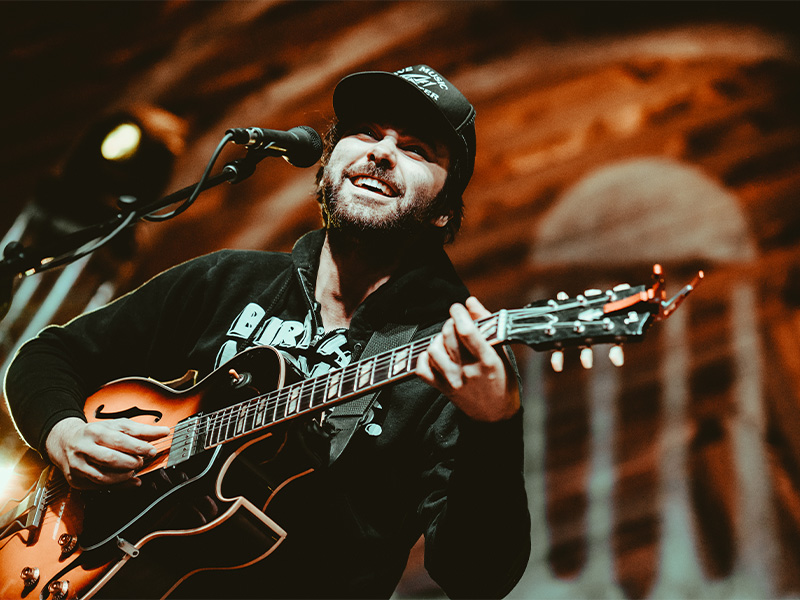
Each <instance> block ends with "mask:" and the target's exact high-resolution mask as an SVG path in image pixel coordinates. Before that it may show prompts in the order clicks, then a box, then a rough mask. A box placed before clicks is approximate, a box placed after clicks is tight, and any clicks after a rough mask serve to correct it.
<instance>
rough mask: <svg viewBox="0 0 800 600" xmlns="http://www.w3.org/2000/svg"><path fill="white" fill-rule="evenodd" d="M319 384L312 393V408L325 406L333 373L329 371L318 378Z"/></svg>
mask: <svg viewBox="0 0 800 600" xmlns="http://www.w3.org/2000/svg"><path fill="white" fill-rule="evenodd" d="M318 379H319V382H318V383H317V384H316V385H314V390H313V392H312V393H311V408H316V407H318V406H322V405H323V404H325V398H326V397H327V395H328V386H329V385H330V379H331V373H330V371H328V372H327V373H325V374H324V375H320V376H319V377H318Z"/></svg>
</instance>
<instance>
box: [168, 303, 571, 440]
mask: <svg viewBox="0 0 800 600" xmlns="http://www.w3.org/2000/svg"><path fill="white" fill-rule="evenodd" d="M541 308H543V309H546V310H547V313H550V312H552V307H549V306H547V305H543V306H541ZM562 308H563V307H562ZM530 312H531V307H528V308H520V309H509V310H507V311H506V313H507V315H508V316H510V317H514V316H517V315H519V314H522V313H530ZM545 314H546V313H545ZM533 316H544V315H533ZM498 320H499V314H493V315H490V316H489V317H485V318H483V319H480V320H478V321H476V322H475V323H476V325H477V326H478V327H479V328H482V327H485V326H486V325H491V326H495V325H496V324H497V323H496V322H497V321H498ZM550 325H551V324H549V323H543V324H541V325H539V327H547V326H550ZM532 327H534V328H536V326H535V325H533V326H532ZM495 333H497V330H496V329H491V330H489V331H484V332H483V334H484V336H486V337H487V339H488V338H489V337H491V336H492V335H494V334H495ZM435 335H438V333H437V334H435ZM435 335H433V336H429V337H427V338H422V339H420V340H416V341H415V342H412V343H411V344H409V345H407V346H405V347H407V348H409V349H410V352H409V353H408V356H406V357H405V360H408V361H409V362H410V363H414V362H415V361H416V360H417V359H418V358H419V356H420V355H421V354H422V352H424V350H425V349H427V347H428V346H429V345H430V342H431V341H432V340H433V338H434V337H435ZM401 348H403V346H401ZM396 350H398V348H395V349H393V350H389V351H386V352H383V353H381V354H378V355H375V356H374V357H370V359H367V360H364V361H359V362H357V363H353V364H351V365H347V366H345V367H343V368H341V369H337V370H335V371H334V370H332V371H329V372H328V373H326V374H325V375H321V376H319V377H317V378H313V379H308V380H304V381H300V382H296V383H293V384H291V385H289V386H286V387H283V388H280V389H279V390H272V391H271V392H269V393H267V394H262V395H260V396H256V397H254V398H250V399H248V400H245V401H242V402H239V403H237V404H234V405H232V406H228V407H225V408H223V409H219V410H217V411H215V412H213V413H211V414H209V415H207V416H206V418H204V419H202V422H201V423H200V424H199V427H197V428H196V430H194V433H193V434H192V436H193V438H194V439H198V438H201V437H203V436H206V435H208V434H209V432H211V433H212V434H214V433H216V434H217V436H216V441H215V442H213V443H212V444H211V445H210V446H206V447H212V446H214V445H218V444H220V443H224V442H227V441H229V440H231V439H234V438H236V437H239V436H241V435H246V434H249V433H252V432H253V431H256V430H258V429H264V428H266V427H268V426H271V425H274V424H276V423H279V422H282V421H284V420H287V419H289V418H293V417H297V416H300V415H302V414H305V413H308V412H312V410H317V409H320V408H322V407H323V406H324V405H327V404H333V402H329V401H327V400H326V401H324V402H323V405H317V406H311V405H312V404H313V398H314V395H315V393H317V388H318V382H319V381H321V380H322V379H327V380H328V382H329V381H330V380H331V379H332V378H333V376H334V375H336V376H338V377H339V378H340V381H339V382H337V386H338V387H339V389H340V390H341V389H349V390H350V391H348V392H347V393H346V394H344V396H345V397H347V396H351V395H358V393H359V391H360V390H359V389H358V387H357V384H356V380H358V379H360V378H361V377H362V376H363V374H364V373H363V372H362V370H361V368H360V367H364V366H366V365H368V364H369V363H371V362H374V363H375V364H374V365H373V366H371V367H370V371H371V372H375V371H376V370H379V369H383V368H384V367H388V366H390V365H391V362H392V361H393V360H394V358H393V354H394V352H395V351H396ZM409 358H410V360H409ZM387 361H388V362H387ZM411 372H412V371H411V370H410V369H409V368H406V370H405V371H404V372H403V373H402V374H397V375H394V374H393V375H390V376H389V377H388V378H387V379H386V380H384V382H382V383H386V382H389V381H392V380H393V379H399V378H401V377H404V376H407V375H409V374H410V373H411ZM309 381H313V382H314V383H312V384H311V386H310V391H309V390H308V389H306V390H304V389H303V387H306V388H308V387H309V386H308V382H309ZM350 384H352V385H353V387H352V388H350V387H349V386H350ZM328 385H329V383H327V382H326V383H325V384H324V385H323V386H322V387H323V389H327V386H328ZM365 387H369V386H361V390H363V389H365ZM295 390H296V395H295V394H294V391H295ZM293 396H294V397H293ZM338 396H340V397H338V398H337V401H341V400H342V399H343V398H342V397H341V396H342V394H338ZM264 400H266V404H264V402H263V401H264ZM303 400H308V404H307V406H308V408H306V409H303V410H300V411H298V410H296V409H294V410H293V411H292V412H287V411H286V408H287V407H288V406H290V405H292V404H295V405H296V406H297V407H298V408H299V407H300V406H302V405H303V404H305V403H304V402H303ZM279 408H280V409H281V412H282V413H283V415H282V416H280V417H277V418H276V416H275V415H277V413H278V409H279ZM262 410H263V411H264V412H265V414H271V415H273V417H272V419H271V420H269V421H268V422H266V423H265V424H264V425H259V426H257V427H255V428H250V429H247V430H243V431H241V432H239V433H237V432H236V427H237V426H238V424H239V423H242V426H243V427H244V426H245V424H246V421H247V420H248V419H249V418H250V417H254V416H255V414H257V413H258V412H259V411H262ZM232 425H233V426H234V431H233V435H231V434H230V432H229V429H230V427H231V426H232ZM175 427H178V426H177V425H176V426H175ZM175 427H173V428H172V429H173V430H174V429H175ZM174 443H175V439H174V435H173V439H172V441H170V440H169V439H166V440H163V441H161V442H159V441H156V442H154V446H157V447H159V446H160V447H162V448H163V447H164V446H166V447H170V446H172V445H173V444H174Z"/></svg>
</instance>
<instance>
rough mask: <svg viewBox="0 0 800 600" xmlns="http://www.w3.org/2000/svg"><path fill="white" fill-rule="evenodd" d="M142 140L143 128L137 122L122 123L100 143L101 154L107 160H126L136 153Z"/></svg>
mask: <svg viewBox="0 0 800 600" xmlns="http://www.w3.org/2000/svg"><path fill="white" fill-rule="evenodd" d="M141 142H142V130H141V128H140V127H139V126H138V125H136V123H120V124H119V125H117V126H116V127H114V129H112V130H111V131H109V132H108V135H106V137H105V139H104V140H103V142H102V143H101V144H100V154H102V155H103V158H105V159H106V160H113V161H124V160H127V159H129V158H131V157H132V156H133V155H134V154H136V152H137V151H138V150H139V147H140V145H141Z"/></svg>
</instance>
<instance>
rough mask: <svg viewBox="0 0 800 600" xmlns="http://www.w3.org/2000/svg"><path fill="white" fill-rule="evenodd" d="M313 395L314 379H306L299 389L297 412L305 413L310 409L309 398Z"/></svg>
mask: <svg viewBox="0 0 800 600" xmlns="http://www.w3.org/2000/svg"><path fill="white" fill-rule="evenodd" d="M313 394H314V379H313V378H312V379H306V380H305V381H304V382H303V385H302V386H301V387H300V408H299V409H298V412H301V413H302V412H306V411H307V410H308V409H309V408H311V397H312V396H313Z"/></svg>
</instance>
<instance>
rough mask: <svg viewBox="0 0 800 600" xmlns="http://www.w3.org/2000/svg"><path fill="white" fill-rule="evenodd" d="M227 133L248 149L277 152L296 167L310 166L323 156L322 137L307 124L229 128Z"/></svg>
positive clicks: (235, 142)
mask: <svg viewBox="0 0 800 600" xmlns="http://www.w3.org/2000/svg"><path fill="white" fill-rule="evenodd" d="M225 133H230V134H231V135H232V136H233V143H234V144H244V145H245V146H247V149H248V150H271V151H274V152H277V153H278V154H281V155H282V156H283V158H284V159H285V160H286V162H288V163H289V164H290V165H293V166H295V167H310V166H311V165H313V164H314V163H315V162H317V161H318V160H319V159H320V157H321V156H322V138H321V137H320V135H319V134H318V133H317V132H316V131H314V130H313V129H312V128H311V127H307V126H305V125H301V126H300V127H293V128H292V129H290V130H289V131H277V130H275V129H261V128H260V127H238V128H235V129H228V131H226V132H225Z"/></svg>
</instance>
